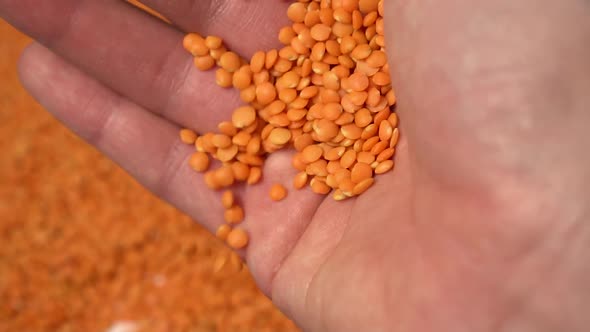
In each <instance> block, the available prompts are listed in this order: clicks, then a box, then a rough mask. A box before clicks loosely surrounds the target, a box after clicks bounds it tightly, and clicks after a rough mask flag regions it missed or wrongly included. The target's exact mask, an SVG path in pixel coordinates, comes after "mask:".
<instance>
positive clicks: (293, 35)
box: [180, 0, 399, 249]
mask: <svg viewBox="0 0 590 332" xmlns="http://www.w3.org/2000/svg"><path fill="white" fill-rule="evenodd" d="M287 16H288V17H289V19H290V20H291V22H292V24H291V25H290V26H286V27H284V28H282V29H281V30H280V31H279V35H278V39H279V41H280V42H281V43H282V44H283V45H284V46H283V47H282V48H280V49H272V50H269V51H259V52H256V53H255V54H254V55H253V56H252V57H251V58H250V59H249V60H246V59H243V58H242V57H240V56H239V55H238V54H236V53H234V52H232V51H230V50H228V49H227V48H226V46H225V45H224V44H223V41H222V40H221V39H220V38H219V37H216V36H207V37H203V36H200V35H199V34H197V33H190V34H188V35H187V36H186V37H185V39H184V42H183V45H184V48H185V49H186V50H187V51H188V52H190V53H191V54H192V55H193V56H194V64H195V66H196V67H197V68H198V69H200V70H210V69H213V68H214V67H216V66H217V67H218V68H217V69H216V72H215V77H216V83H217V84H218V85H219V86H220V87H223V88H234V89H237V90H239V91H240V97H241V99H242V101H243V102H244V103H245V105H244V106H241V107H239V108H237V109H236V110H235V111H234V112H233V115H232V117H231V120H228V121H226V122H222V123H220V124H219V126H218V129H219V132H217V133H206V134H203V135H200V136H199V135H197V133H195V132H194V131H192V130H190V129H183V130H182V131H181V132H180V137H181V139H182V141H183V142H185V143H187V144H194V145H195V148H196V152H195V153H194V154H193V156H192V157H191V158H190V162H189V163H190V165H191V167H192V168H193V169H194V170H195V171H197V172H204V179H205V182H206V184H207V185H208V186H209V187H210V188H211V189H213V190H219V189H222V188H228V187H230V186H232V185H234V184H236V183H240V182H241V183H245V184H247V185H255V184H256V183H258V182H259V181H260V180H261V177H262V169H263V165H264V160H265V157H266V156H268V155H269V154H271V153H273V152H276V151H279V150H283V149H289V148H294V149H295V150H296V151H297V153H296V154H295V155H294V157H293V160H292V165H293V167H294V168H296V169H297V170H298V171H299V173H298V174H297V175H296V176H295V178H294V179H293V187H294V188H295V189H302V188H304V187H306V186H307V185H309V186H310V187H311V190H312V191H313V192H315V193H317V194H322V195H328V194H330V193H332V197H333V198H334V199H335V200H337V201H341V200H345V199H347V198H350V197H354V196H358V195H361V194H362V193H364V192H365V191H366V190H368V189H369V188H370V187H371V186H372V185H373V183H374V182H375V178H374V176H375V175H378V174H383V173H386V172H389V171H390V170H392V169H393V167H394V162H393V160H392V158H393V156H394V154H395V147H396V144H397V142H398V140H399V131H398V128H397V124H398V118H397V114H396V113H395V112H393V107H394V105H395V103H396V97H395V93H394V90H393V89H392V87H391V80H390V77H389V65H388V63H387V55H386V53H385V38H384V36H383V0H299V1H297V2H294V3H293V4H291V5H290V6H289V8H288V11H287ZM210 158H213V159H215V160H217V161H219V162H221V166H220V167H218V168H216V169H210ZM269 194H270V197H271V199H272V200H275V201H279V200H282V199H283V198H285V197H286V196H287V190H286V188H284V187H282V186H281V185H278V184H276V185H274V186H272V188H271V191H270V193H269ZM227 195H229V194H227ZM224 201H225V194H224ZM232 202H233V201H232ZM224 207H225V208H226V209H227V212H226V213H225V220H226V222H227V223H228V224H229V225H223V226H221V227H220V230H219V231H218V232H217V233H218V236H219V237H220V238H221V239H222V240H226V243H227V244H228V245H229V246H230V247H232V248H234V249H240V248H243V247H245V246H246V245H247V244H248V236H247V234H246V233H245V232H244V231H243V230H241V229H233V230H232V227H233V226H234V225H235V224H237V223H239V222H241V221H242V219H243V218H244V211H243V210H242V209H241V208H240V209H239V213H237V212H236V211H235V210H236V209H238V207H237V206H234V205H232V204H225V202H224Z"/></svg>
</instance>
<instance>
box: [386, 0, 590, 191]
mask: <svg viewBox="0 0 590 332" xmlns="http://www.w3.org/2000/svg"><path fill="white" fill-rule="evenodd" d="M588 11H589V6H588V5H587V3H585V2H584V1H577V0H567V1H558V2H555V1H547V0H543V1H541V3H539V1H533V0H527V1H519V2H514V1H508V0H503V1H492V2H485V1H467V0H453V1H450V2H444V4H443V3H442V2H436V1H393V2H387V3H386V15H387V17H386V20H385V22H386V26H387V32H388V45H392V47H391V49H390V50H389V54H390V60H391V63H392V68H393V74H392V77H393V79H394V81H395V82H394V83H395V86H396V91H397V95H398V100H399V103H398V108H399V112H400V118H401V120H402V123H403V124H402V127H403V128H402V129H403V132H404V133H405V135H406V136H407V137H408V140H409V144H410V150H411V151H412V152H413V154H414V157H415V159H416V161H417V163H418V164H419V165H420V166H421V167H425V168H427V170H428V171H429V172H430V173H431V174H434V175H435V176H437V178H440V179H445V180H446V181H447V183H453V182H454V183H471V184H472V183H474V182H479V184H484V185H485V184H492V183H494V182H495V183H497V181H498V180H507V179H508V176H509V175H512V177H514V178H518V179H519V180H522V179H523V176H522V175H523V174H527V175H532V174H533V173H534V172H532V170H533V169H535V168H537V167H538V166H539V165H553V164H554V163H555V161H556V160H568V159H571V158H576V157H573V156H579V155H580V153H579V152H580V151H581V146H580V143H581V142H583V141H584V139H582V140H580V138H582V137H587V135H584V134H583V133H584V131H585V129H584V125H583V123H587V121H588V120H589V115H588V112H587V111H584V109H587V106H584V105H588V104H589V103H590V100H589V98H588V94H584V93H580V91H582V90H583V89H587V88H588V86H590V82H588V80H589V78H588V75H587V73H588V72H590V62H588V61H587V59H588V58H590V47H588V43H587V42H584V41H587V40H588V37H589V36H590V23H589V21H588V20H587V16H588ZM547 22H552V23H551V24H547ZM548 41H551V47H549V48H548V47H547V42H548ZM584 86H585V87H586V88H582V87H584ZM557 87H559V88H557ZM576 91H577V92H576ZM557 110H559V111H557ZM564 112H565V113H564ZM565 114H567V116H565V117H564V115H565ZM556 124H559V125H556ZM556 137H561V138H562V139H559V140H556V139H555V138H556ZM563 138H567V139H568V143H566V142H565V141H564V140H563ZM586 142H587V140H586ZM570 143H571V144H570ZM574 163H576V162H575V161H574ZM577 164H579V163H577ZM441 165H444V166H445V167H440V166H441ZM547 173H549V174H552V173H553V174H559V173H560V172H559V171H556V172H544V173H541V172H538V175H539V176H541V177H545V176H546V174H547ZM559 176H561V175H559ZM458 178H459V179H461V181H455V180H456V179H458Z"/></svg>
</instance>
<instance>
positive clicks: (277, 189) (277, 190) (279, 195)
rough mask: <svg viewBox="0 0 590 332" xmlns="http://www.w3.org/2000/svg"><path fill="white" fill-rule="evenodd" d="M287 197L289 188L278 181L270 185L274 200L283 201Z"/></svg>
mask: <svg viewBox="0 0 590 332" xmlns="http://www.w3.org/2000/svg"><path fill="white" fill-rule="evenodd" d="M285 197H287V188H285V187H284V186H283V185H282V184H279V183H277V184H274V185H272V187H270V199H272V200H273V201H282V200H283V199H284V198H285Z"/></svg>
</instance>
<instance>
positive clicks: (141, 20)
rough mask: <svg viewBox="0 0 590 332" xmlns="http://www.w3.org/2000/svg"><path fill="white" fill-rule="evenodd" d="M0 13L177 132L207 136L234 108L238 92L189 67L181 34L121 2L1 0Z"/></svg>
mask: <svg viewBox="0 0 590 332" xmlns="http://www.w3.org/2000/svg"><path fill="white" fill-rule="evenodd" d="M0 15H2V16H4V17H6V18H7V20H8V21H10V22H11V23H12V24H14V25H15V26H17V27H18V28H20V29H22V30H23V31H25V32H26V33H27V34H29V35H31V36H32V37H33V38H36V39H38V40H39V41H40V42H41V43H43V44H45V45H47V46H48V47H49V48H51V49H53V50H54V51H56V52H57V53H58V54H60V55H62V56H63V57H64V58H66V59H68V60H70V61H71V62H72V63H74V64H76V65H77V66H78V67H80V68H81V69H82V70H83V71H85V72H87V73H88V74H90V75H91V76H95V77H96V78H97V79H98V80H99V81H100V82H102V83H103V84H104V85H106V86H108V87H110V88H112V89H113V90H115V91H117V92H118V93H120V94H122V95H125V96H127V97H129V98H130V99H131V100H132V101H134V102H135V103H137V104H139V105H141V106H143V107H144V108H146V109H149V110H152V111H154V112H156V113H157V114H161V115H163V116H164V117H166V118H168V119H170V120H172V121H174V122H176V123H179V124H182V125H183V126H187V127H191V128H194V129H198V130H200V131H205V130H212V129H214V128H215V126H216V124H217V123H218V122H220V121H222V120H225V119H226V118H227V116H228V115H229V114H230V112H231V110H232V109H233V108H234V107H235V106H236V105H238V99H239V98H238V95H237V93H236V92H235V91H233V90H226V89H221V88H219V87H217V86H216V85H215V84H214V81H215V80H214V73H213V72H205V73H203V72H199V71H198V70H196V69H195V68H194V67H193V65H192V58H191V57H190V56H189V55H188V54H187V53H186V52H185V51H184V50H183V48H182V45H181V43H182V34H181V33H180V32H178V31H177V30H175V29H173V28H172V27H170V26H169V25H167V24H165V23H163V22H161V21H159V20H157V19H155V18H153V17H151V16H150V15H148V14H146V13H143V12H142V11H140V10H139V9H137V8H135V7H133V6H131V5H129V4H127V3H124V2H121V1H106V2H102V1H100V2H97V1H90V0H84V1H72V0H57V1H52V2H51V3H48V2H41V3H39V2H37V1H33V0H24V1H21V0H18V1H17V0H0ZM98 27H100V28H98ZM211 96H215V97H216V98H211Z"/></svg>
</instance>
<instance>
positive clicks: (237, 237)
mask: <svg viewBox="0 0 590 332" xmlns="http://www.w3.org/2000/svg"><path fill="white" fill-rule="evenodd" d="M249 239H250V238H249V236H248V233H246V231H245V230H243V229H241V228H234V229H232V230H231V231H230V232H229V233H228V234H227V238H226V243H227V245H228V246H229V247H230V248H232V249H243V248H245V247H246V246H247V245H248V241H249Z"/></svg>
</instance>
